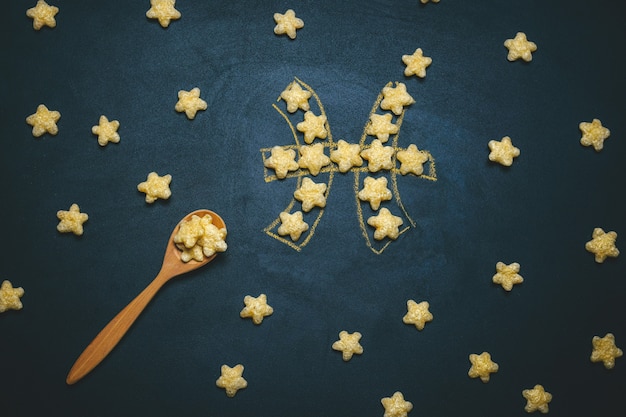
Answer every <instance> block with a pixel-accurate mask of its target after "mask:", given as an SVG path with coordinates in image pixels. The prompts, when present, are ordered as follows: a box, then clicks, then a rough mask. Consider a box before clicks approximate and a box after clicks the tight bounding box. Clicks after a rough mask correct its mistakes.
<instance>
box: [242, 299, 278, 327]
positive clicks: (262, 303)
mask: <svg viewBox="0 0 626 417" xmlns="http://www.w3.org/2000/svg"><path fill="white" fill-rule="evenodd" d="M243 302H244V304H245V305H246V306H245V307H244V308H243V310H241V312H240V313H239V316H240V317H241V318H248V317H250V318H252V322H253V323H254V324H261V323H262V322H263V317H267V316H270V315H271V314H272V313H273V312H274V309H273V308H272V307H271V306H269V305H268V304H267V296H266V295H265V294H261V295H259V296H258V297H252V296H250V295H246V296H245V297H244V298H243Z"/></svg>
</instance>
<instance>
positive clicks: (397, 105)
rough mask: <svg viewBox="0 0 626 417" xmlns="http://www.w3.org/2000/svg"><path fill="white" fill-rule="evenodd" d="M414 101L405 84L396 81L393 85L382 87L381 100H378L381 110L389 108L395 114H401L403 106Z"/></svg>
mask: <svg viewBox="0 0 626 417" xmlns="http://www.w3.org/2000/svg"><path fill="white" fill-rule="evenodd" d="M413 103H415V100H414V99H413V97H411V96H410V95H409V93H407V91H406V85H405V84H404V83H399V82H397V81H396V86H395V87H384V88H383V100H382V101H381V102H380V108H381V109H383V110H391V111H392V112H393V113H394V114H395V115H396V116H399V115H400V114H402V110H404V106H409V105H411V104H413Z"/></svg>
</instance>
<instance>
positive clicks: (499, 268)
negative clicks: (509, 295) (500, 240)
mask: <svg viewBox="0 0 626 417" xmlns="http://www.w3.org/2000/svg"><path fill="white" fill-rule="evenodd" d="M519 269H520V264H518V263H517V262H513V263H511V264H509V265H507V264H505V263H504V262H498V263H496V274H495V275H494V276H493V278H492V281H493V283H494V284H500V285H502V288H504V289H505V290H506V291H511V290H512V289H513V285H515V284H521V283H522V282H524V278H522V276H521V275H520V274H518V272H519Z"/></svg>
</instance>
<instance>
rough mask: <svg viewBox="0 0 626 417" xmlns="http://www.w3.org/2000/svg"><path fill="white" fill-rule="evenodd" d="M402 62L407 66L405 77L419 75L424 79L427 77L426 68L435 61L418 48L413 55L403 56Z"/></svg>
mask: <svg viewBox="0 0 626 417" xmlns="http://www.w3.org/2000/svg"><path fill="white" fill-rule="evenodd" d="M402 62H404V65H406V68H405V69H404V75H406V76H407V77H410V76H411V75H417V76H418V77H420V78H424V77H425V76H426V68H427V67H428V66H429V65H430V64H431V63H432V62H433V60H432V58H430V57H427V56H424V55H423V52H422V48H417V49H416V50H415V52H413V55H402Z"/></svg>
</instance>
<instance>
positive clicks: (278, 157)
mask: <svg viewBox="0 0 626 417" xmlns="http://www.w3.org/2000/svg"><path fill="white" fill-rule="evenodd" d="M264 165H265V167H266V168H271V169H273V170H274V171H275V172H276V177H278V178H285V177H286V176H287V173H288V172H289V171H295V170H297V169H298V167H299V165H298V163H297V162H296V151H295V150H293V149H283V148H282V147H280V146H274V147H273V148H272V151H271V155H270V157H269V158H267V159H266V160H265V162H264Z"/></svg>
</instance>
